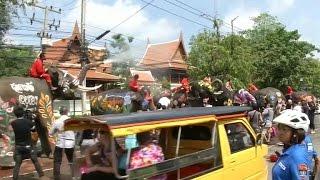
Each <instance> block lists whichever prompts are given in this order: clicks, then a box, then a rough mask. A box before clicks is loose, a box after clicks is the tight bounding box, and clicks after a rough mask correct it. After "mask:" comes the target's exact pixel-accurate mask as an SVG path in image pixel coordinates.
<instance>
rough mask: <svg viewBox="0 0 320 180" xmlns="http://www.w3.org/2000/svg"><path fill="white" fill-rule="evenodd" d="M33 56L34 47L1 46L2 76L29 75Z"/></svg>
mask: <svg viewBox="0 0 320 180" xmlns="http://www.w3.org/2000/svg"><path fill="white" fill-rule="evenodd" d="M33 57H35V55H34V53H33V50H32V48H1V47H0V68H1V71H0V77H10V76H27V72H28V70H29V68H30V66H31V64H32V62H33V59H34V58H33Z"/></svg>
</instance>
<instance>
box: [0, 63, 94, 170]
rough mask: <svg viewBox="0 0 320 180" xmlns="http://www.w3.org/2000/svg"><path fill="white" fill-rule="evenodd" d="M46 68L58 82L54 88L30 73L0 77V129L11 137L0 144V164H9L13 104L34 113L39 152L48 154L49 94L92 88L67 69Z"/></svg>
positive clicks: (51, 115)
mask: <svg viewBox="0 0 320 180" xmlns="http://www.w3.org/2000/svg"><path fill="white" fill-rule="evenodd" d="M91 66H92V65H91V64H90V65H86V66H85V67H84V68H83V69H82V70H81V71H80V74H79V77H83V74H85V73H86V72H87V70H88V69H89V67H91ZM48 71H49V74H51V75H52V79H53V83H56V84H58V85H59V88H58V89H57V90H56V91H55V92H51V89H50V87H49V86H48V84H47V82H46V81H45V80H44V79H39V78H31V77H3V78H0V131H2V132H3V133H4V134H6V135H8V136H9V137H10V139H11V141H12V142H11V143H6V144H7V145H6V147H4V146H0V152H1V156H0V166H11V165H12V163H13V159H12V149H11V148H12V147H11V144H12V143H13V132H12V130H11V129H10V128H9V127H10V121H11V120H13V119H15V116H14V114H13V108H14V106H16V105H18V104H22V105H24V106H25V108H26V110H28V111H29V112H31V113H32V114H33V115H34V117H35V125H36V130H37V133H38V137H39V138H40V141H41V150H42V153H44V154H46V155H47V156H49V154H50V153H51V147H50V141H51V140H52V141H53V139H51V138H49V137H48V130H49V129H50V128H51V123H52V122H53V121H54V120H55V117H54V114H53V105H52V102H53V98H54V96H53V94H54V95H55V97H58V96H63V94H70V92H73V91H74V90H76V89H77V90H80V91H88V90H91V89H93V88H89V89H86V88H85V87H82V86H81V85H80V84H81V82H82V80H83V79H82V78H79V77H74V76H73V75H71V74H69V73H67V71H63V70H60V69H58V68H56V67H50V68H49V69H48ZM98 87H99V86H98ZM94 88H97V87H94ZM34 137H36V136H34ZM7 146H10V147H7Z"/></svg>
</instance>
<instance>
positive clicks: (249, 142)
mask: <svg viewBox="0 0 320 180" xmlns="http://www.w3.org/2000/svg"><path fill="white" fill-rule="evenodd" d="M225 130H226V133H227V136H228V141H229V145H230V150H231V153H235V152H238V151H242V150H245V149H248V148H250V147H253V146H254V138H253V136H252V134H251V133H250V132H249V130H248V129H247V128H246V127H245V126H244V124H242V123H240V122H238V123H232V124H226V125H225Z"/></svg>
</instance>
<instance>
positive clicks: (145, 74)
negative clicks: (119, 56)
mask: <svg viewBox="0 0 320 180" xmlns="http://www.w3.org/2000/svg"><path fill="white" fill-rule="evenodd" d="M130 73H131V76H134V75H135V74H138V75H139V80H138V82H140V83H142V84H150V83H154V82H155V79H154V78H153V76H152V73H151V72H150V71H138V70H134V69H130Z"/></svg>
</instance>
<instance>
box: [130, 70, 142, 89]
mask: <svg viewBox="0 0 320 180" xmlns="http://www.w3.org/2000/svg"><path fill="white" fill-rule="evenodd" d="M138 79H139V75H138V74H135V75H134V76H133V79H132V80H131V81H130V82H129V88H130V90H131V91H133V92H138V91H140V86H139V84H138Z"/></svg>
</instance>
